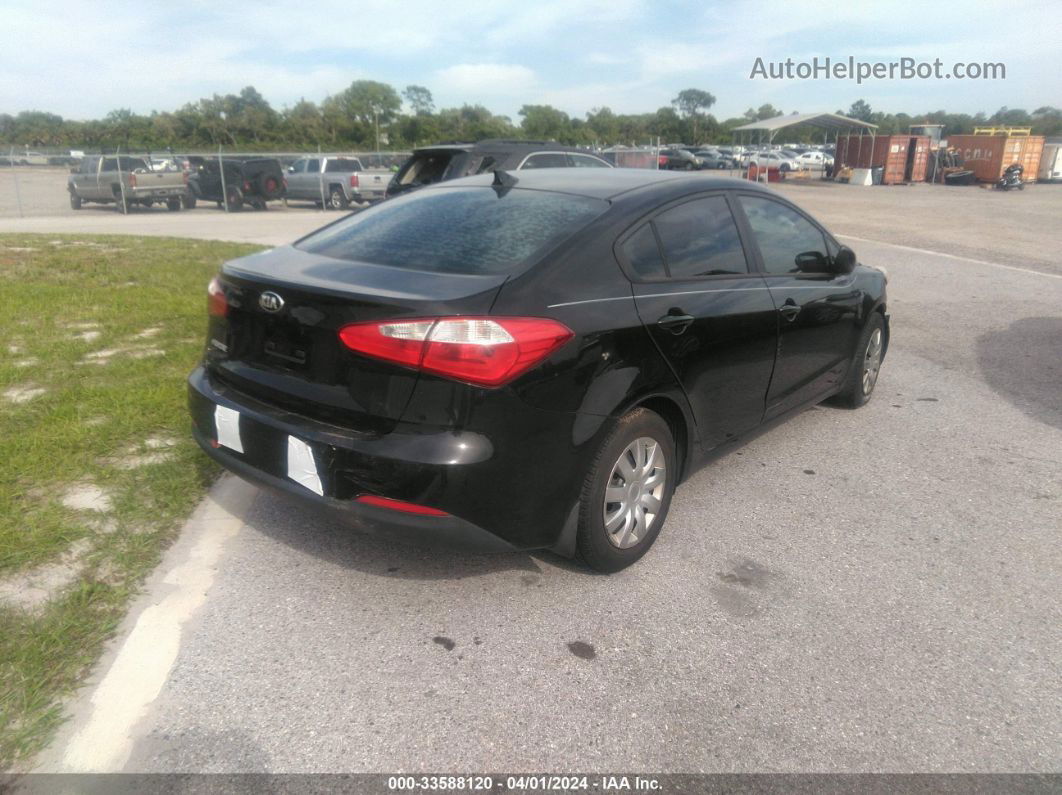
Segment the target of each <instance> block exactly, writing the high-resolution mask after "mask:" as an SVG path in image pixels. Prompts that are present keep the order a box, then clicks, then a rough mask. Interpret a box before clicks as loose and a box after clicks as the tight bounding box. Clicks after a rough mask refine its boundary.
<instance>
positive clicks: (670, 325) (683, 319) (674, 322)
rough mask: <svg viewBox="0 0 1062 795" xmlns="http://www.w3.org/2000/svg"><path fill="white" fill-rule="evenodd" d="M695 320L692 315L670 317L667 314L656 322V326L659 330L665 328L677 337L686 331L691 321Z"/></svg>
mask: <svg viewBox="0 0 1062 795" xmlns="http://www.w3.org/2000/svg"><path fill="white" fill-rule="evenodd" d="M694 320H696V318H695V317H693V316H692V315H672V314H667V315H664V316H663V317H662V318H660V319H659V320H658V321H656V325H658V326H660V327H661V328H665V329H667V330H668V331H670V332H671V333H672V334H674V335H676V336H678V335H679V334H681V333H682V332H684V331H685V330H686V329H688V328H689V327H690V325H691V324H692V323H693V321H694Z"/></svg>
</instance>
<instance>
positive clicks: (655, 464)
mask: <svg viewBox="0 0 1062 795" xmlns="http://www.w3.org/2000/svg"><path fill="white" fill-rule="evenodd" d="M638 457H640V458H641V459H642V460H640V461H637V460H636V465H635V466H632V464H631V462H632V459H636V458H638ZM646 461H648V464H646ZM624 463H625V466H624ZM650 466H651V467H652V469H651V471H649V470H648V467H650ZM624 469H627V470H628V474H626V475H625V474H624V472H623V470H624ZM639 469H641V470H642V473H645V472H646V471H648V475H644V474H641V473H639V474H632V473H631V472H630V470H633V472H634V473H638V472H639ZM677 474H678V465H677V460H676V456H675V441H674V439H673V438H672V436H671V429H670V428H669V427H668V424H667V423H666V422H665V421H664V419H663V418H662V417H661V416H660V415H659V414H656V413H654V412H652V411H649V410H648V409H635V410H634V411H632V412H630V413H628V414H626V415H624V416H623V417H622V418H620V420H619V422H617V423H616V426H615V427H614V428H613V429H612V431H611V432H610V433H609V434H608V436H607V437H606V438H605V441H604V442H602V444H601V447H600V449H599V450H598V452H597V455H596V456H595V457H594V462H593V464H592V465H591V466H590V471H589V472H588V473H587V475H586V479H585V480H584V481H583V488H582V493H581V494H580V497H579V527H578V531H577V535H576V548H577V549H578V551H579V555H580V556H581V557H582V559H583V560H584V561H585V562H586V563H587V565H589V566H590V567H591V568H594V569H597V570H598V571H602V572H614V571H619V570H620V569H625V568H626V567H627V566H630V565H631V564H632V563H634V562H636V561H637V560H638V559H639V558H641V557H642V555H644V554H645V553H646V552H648V551H649V548H650V547H651V546H652V545H653V542H654V541H656V538H657V536H658V535H659V534H660V528H661V527H663V525H664V522H665V521H666V520H667V512H668V509H669V508H670V507H671V495H672V494H674V491H675V481H676V476H677ZM632 487H633V488H634V489H635V491H634V497H633V503H634V506H635V510H634V511H633V512H632V511H631V510H629V509H627V508H626V507H625V506H627V505H628V504H630V501H631V500H632V497H631V491H629V489H630V488H632ZM610 496H617V497H619V496H623V499H622V500H617V501H608V500H609V497H610ZM649 503H653V504H654V506H655V508H656V511H655V513H650V512H648V511H646V510H645V509H646V507H647V504H649ZM639 514H640V516H641V519H640V521H641V522H642V523H645V524H643V527H642V529H641V532H640V533H639V532H638V522H639V519H638V516H639ZM606 517H607V518H606ZM632 517H633V518H632Z"/></svg>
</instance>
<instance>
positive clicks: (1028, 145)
mask: <svg viewBox="0 0 1062 795" xmlns="http://www.w3.org/2000/svg"><path fill="white" fill-rule="evenodd" d="M948 147H949V148H952V149H956V150H958V152H959V153H960V154H961V155H962V158H963V163H964V164H965V166H966V168H968V169H970V170H971V171H973V172H974V176H976V177H977V179H978V180H980V181H981V182H995V181H996V180H998V179H999V178H1000V176H1001V175H1002V174H1003V170H1004V169H1005V168H1006V167H1007V166H1009V165H1011V164H1013V163H1021V165H1022V168H1023V169H1024V172H1023V173H1022V176H1021V178H1022V180H1024V181H1025V182H1035V181H1036V172H1037V171H1039V170H1040V157H1041V156H1042V155H1043V151H1044V137H1043V136H1042V135H1013V136H1006V135H949V136H948Z"/></svg>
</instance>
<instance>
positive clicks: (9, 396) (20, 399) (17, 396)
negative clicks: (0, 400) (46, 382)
mask: <svg viewBox="0 0 1062 795" xmlns="http://www.w3.org/2000/svg"><path fill="white" fill-rule="evenodd" d="M47 391H48V390H47V389H45V388H44V387H39V386H30V385H25V386H13V387H11V388H10V389H5V390H4V398H5V399H6V400H9V401H11V402H12V403H29V402H30V401H31V400H33V399H34V398H38V397H40V396H41V395H43V394H44V393H45V392H47Z"/></svg>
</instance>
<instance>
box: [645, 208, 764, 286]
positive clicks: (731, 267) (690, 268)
mask: <svg viewBox="0 0 1062 795" xmlns="http://www.w3.org/2000/svg"><path fill="white" fill-rule="evenodd" d="M653 223H654V224H655V225H656V231H657V234H659V235H660V244H661V245H662V246H663V247H664V260H665V262H666V263H667V269H668V271H669V272H670V274H671V278H673V279H688V278H693V277H695V276H712V275H715V274H723V273H747V272H748V266H747V265H746V264H745V252H744V250H743V249H742V248H741V238H739V237H738V231H737V225H736V224H735V223H734V217H733V215H731V213H730V207H729V205H727V202H726V199H725V198H723V197H722V196H710V197H708V198H705V199H696V200H694V201H691V202H686V203H685V204H680V205H679V206H678V207H674V208H672V209H670V210H668V211H667V212H664V213H662V214H660V215H658V216H657V217H656V218H654V219H653Z"/></svg>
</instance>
